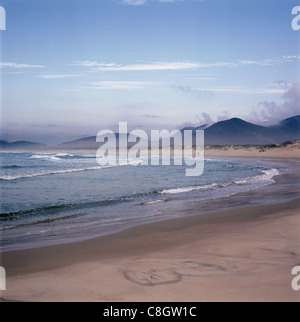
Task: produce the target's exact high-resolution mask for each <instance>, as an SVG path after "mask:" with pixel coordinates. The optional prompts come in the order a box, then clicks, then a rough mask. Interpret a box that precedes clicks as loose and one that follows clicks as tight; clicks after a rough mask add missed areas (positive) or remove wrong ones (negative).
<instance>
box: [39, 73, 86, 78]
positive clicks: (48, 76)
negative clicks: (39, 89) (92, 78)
mask: <svg viewBox="0 0 300 322" xmlns="http://www.w3.org/2000/svg"><path fill="white" fill-rule="evenodd" d="M82 76H83V75H82V74H48V75H38V76H37V78H43V79H61V78H76V77H82Z"/></svg>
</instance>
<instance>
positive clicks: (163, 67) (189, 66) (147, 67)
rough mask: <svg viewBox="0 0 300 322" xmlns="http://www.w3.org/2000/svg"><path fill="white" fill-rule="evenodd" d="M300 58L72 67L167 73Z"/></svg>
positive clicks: (92, 63)
mask: <svg viewBox="0 0 300 322" xmlns="http://www.w3.org/2000/svg"><path fill="white" fill-rule="evenodd" d="M299 60H300V56H297V55H294V56H281V57H273V58H267V59H263V60H234V61H231V62H213V63H201V62H187V61H177V62H150V63H145V64H130V65H121V64H116V63H114V62H112V63H99V62H97V61H88V60H86V61H78V62H76V63H74V64H72V65H75V66H80V67H89V68H91V71H94V72H97V71H98V72H139V71H167V70H175V71H176V70H177V71H178V70H195V69H201V68H202V69H205V68H226V67H227V68H237V67H243V66H274V65H279V64H287V63H293V62H298V61H299Z"/></svg>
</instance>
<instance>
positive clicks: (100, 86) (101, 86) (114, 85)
mask: <svg viewBox="0 0 300 322" xmlns="http://www.w3.org/2000/svg"><path fill="white" fill-rule="evenodd" d="M154 84H155V83H153V82H117V81H115V82H95V83H93V84H92V86H89V87H82V89H83V88H87V89H95V90H133V89H142V88H147V87H149V86H152V85H154Z"/></svg>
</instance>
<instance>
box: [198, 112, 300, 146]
mask: <svg viewBox="0 0 300 322" xmlns="http://www.w3.org/2000/svg"><path fill="white" fill-rule="evenodd" d="M197 129H199V128H197V127H196V128H192V130H193V131H196V130H197ZM297 139H300V116H295V117H291V118H288V119H285V120H283V121H281V122H280V123H279V124H277V125H273V126H269V127H266V126H261V125H256V124H252V123H249V122H246V121H244V120H242V119H239V118H232V119H230V120H226V121H222V122H218V123H215V124H213V125H212V126H210V127H208V128H207V129H205V145H265V144H275V143H282V142H285V141H292V140H297ZM193 144H195V140H194V142H193Z"/></svg>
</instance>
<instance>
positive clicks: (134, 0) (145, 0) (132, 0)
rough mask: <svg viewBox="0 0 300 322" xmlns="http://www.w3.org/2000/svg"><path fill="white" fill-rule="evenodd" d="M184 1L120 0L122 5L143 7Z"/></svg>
mask: <svg viewBox="0 0 300 322" xmlns="http://www.w3.org/2000/svg"><path fill="white" fill-rule="evenodd" d="M180 1H183V0H120V3H122V4H124V5H130V6H143V5H146V4H149V3H151V2H161V3H175V2H180Z"/></svg>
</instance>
